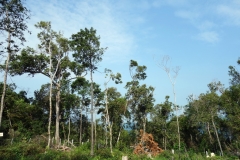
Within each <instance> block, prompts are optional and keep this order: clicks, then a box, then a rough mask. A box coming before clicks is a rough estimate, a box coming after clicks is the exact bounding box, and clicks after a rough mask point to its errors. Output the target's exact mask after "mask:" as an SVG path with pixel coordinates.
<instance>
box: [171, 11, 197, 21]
mask: <svg viewBox="0 0 240 160" xmlns="http://www.w3.org/2000/svg"><path fill="white" fill-rule="evenodd" d="M175 15H176V16H178V17H180V18H184V19H187V20H190V21H194V20H195V19H197V18H199V17H200V14H199V13H198V12H196V11H186V10H180V11H176V12H175Z"/></svg>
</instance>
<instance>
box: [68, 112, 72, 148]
mask: <svg viewBox="0 0 240 160" xmlns="http://www.w3.org/2000/svg"><path fill="white" fill-rule="evenodd" d="M70 125H71V119H70V116H69V122H68V144H69V142H70V133H71V129H70V127H71V126H70Z"/></svg>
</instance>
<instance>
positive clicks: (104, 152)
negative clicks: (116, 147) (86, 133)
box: [96, 148, 113, 159]
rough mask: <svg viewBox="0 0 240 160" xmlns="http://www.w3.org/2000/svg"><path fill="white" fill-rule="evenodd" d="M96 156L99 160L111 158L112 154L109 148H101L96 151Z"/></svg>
mask: <svg viewBox="0 0 240 160" xmlns="http://www.w3.org/2000/svg"><path fill="white" fill-rule="evenodd" d="M96 155H98V156H99V157H100V159H109V158H113V156H112V153H111V151H110V149H109V148H103V149H99V150H97V151H96Z"/></svg>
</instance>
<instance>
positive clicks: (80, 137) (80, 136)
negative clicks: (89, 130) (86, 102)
mask: <svg viewBox="0 0 240 160" xmlns="http://www.w3.org/2000/svg"><path fill="white" fill-rule="evenodd" d="M81 144H82V110H81V111H80V127H79V145H81Z"/></svg>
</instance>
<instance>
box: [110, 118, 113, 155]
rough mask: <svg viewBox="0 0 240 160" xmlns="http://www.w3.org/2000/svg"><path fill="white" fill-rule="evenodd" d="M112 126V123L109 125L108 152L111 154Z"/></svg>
mask: <svg viewBox="0 0 240 160" xmlns="http://www.w3.org/2000/svg"><path fill="white" fill-rule="evenodd" d="M112 126H113V122H112V124H109V136H110V151H111V153H112V152H113V151H112Z"/></svg>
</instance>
